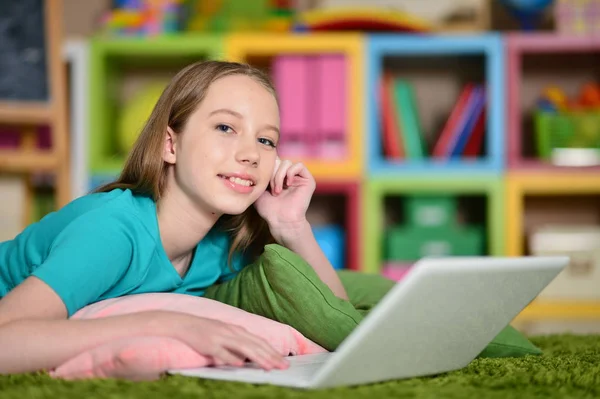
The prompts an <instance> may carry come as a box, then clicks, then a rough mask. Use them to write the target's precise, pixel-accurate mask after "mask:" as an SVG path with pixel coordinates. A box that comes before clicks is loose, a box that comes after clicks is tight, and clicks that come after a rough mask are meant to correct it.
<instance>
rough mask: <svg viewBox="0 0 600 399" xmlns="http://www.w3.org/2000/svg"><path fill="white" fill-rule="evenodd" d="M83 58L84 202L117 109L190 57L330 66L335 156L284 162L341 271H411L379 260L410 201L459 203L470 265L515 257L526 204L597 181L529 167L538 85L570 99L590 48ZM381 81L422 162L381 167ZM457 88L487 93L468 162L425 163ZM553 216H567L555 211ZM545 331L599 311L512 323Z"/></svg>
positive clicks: (574, 304) (576, 308) (177, 51)
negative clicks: (336, 116)
mask: <svg viewBox="0 0 600 399" xmlns="http://www.w3.org/2000/svg"><path fill="white" fill-rule="evenodd" d="M88 46H89V73H90V74H89V77H88V78H87V79H89V82H88V83H89V85H90V96H89V104H88V105H87V106H86V107H87V108H88V109H89V118H90V120H89V124H90V126H89V129H90V134H89V137H88V139H89V140H88V142H87V143H86V144H80V145H78V146H75V147H73V148H74V149H75V148H78V149H75V151H82V150H81V148H84V147H85V148H87V156H88V157H89V161H87V162H88V165H87V171H88V174H87V177H83V179H87V180H88V184H89V187H88V189H92V188H94V187H96V186H97V185H99V184H101V183H103V182H106V181H108V180H111V179H113V178H114V177H115V176H116V174H117V173H118V172H119V171H120V168H121V167H122V164H123V161H124V152H123V151H122V150H119V149H118V148H117V146H116V143H118V137H116V136H115V134H116V133H115V132H116V129H115V127H116V126H117V125H116V123H117V122H116V121H117V120H118V117H119V115H118V112H117V110H118V109H119V107H120V106H121V105H122V104H123V103H124V101H125V100H126V99H127V98H128V96H131V92H134V91H135V90H134V89H136V88H137V87H140V86H141V83H140V82H139V80H141V81H142V83H144V82H148V81H150V80H152V79H154V78H156V77H157V76H158V77H165V76H169V74H171V73H173V72H174V71H176V70H178V69H179V68H180V67H181V66H183V65H184V64H186V63H188V62H191V61H196V60H198V59H203V58H215V59H228V60H234V61H244V62H249V63H251V64H253V65H255V66H259V67H261V68H264V69H265V70H267V71H268V72H269V73H273V60H274V59H275V58H276V57H278V56H281V55H318V54H342V55H343V56H344V57H345V58H344V59H345V60H346V65H347V67H348V69H347V71H348V73H347V75H346V76H345V81H346V90H347V102H346V109H347V113H346V120H345V126H347V127H348V128H347V131H346V132H345V134H346V136H345V138H346V144H347V157H346V158H344V159H341V160H339V159H338V160H335V159H327V158H324V157H320V158H318V157H317V158H314V157H308V158H307V157H302V156H299V157H297V158H295V159H294V160H295V161H302V162H304V163H305V164H306V165H307V166H308V167H309V169H310V170H311V172H312V173H313V175H314V176H315V178H316V179H317V190H316V192H315V204H314V206H313V204H311V206H313V210H314V211H315V212H317V211H319V209H316V208H319V207H322V209H321V211H322V212H323V213H321V214H318V216H317V217H316V218H317V219H318V220H320V221H325V222H326V223H329V222H331V223H335V224H338V225H342V226H343V228H344V231H345V248H344V254H345V255H344V256H345V257H346V259H347V262H346V264H345V266H346V267H347V268H349V269H353V270H362V271H364V272H367V273H383V274H385V275H388V276H391V277H393V278H400V277H401V276H402V274H403V273H405V272H406V271H408V270H409V269H410V267H411V266H412V264H413V261H412V260H393V261H392V260H388V259H387V258H386V252H385V243H386V233H387V231H388V229H389V228H390V226H391V223H392V222H394V221H395V219H396V218H397V217H399V221H400V222H402V221H403V220H406V218H407V215H405V214H404V215H403V214H402V212H403V211H402V210H401V209H400V208H401V207H402V204H404V203H405V202H406V200H407V199H409V198H412V197H414V196H447V197H450V198H454V199H456V200H457V202H458V203H459V204H463V205H464V204H467V205H466V206H460V207H459V212H458V216H459V217H463V218H465V219H469V220H471V222H473V223H474V224H475V225H477V226H479V227H480V228H481V229H482V231H483V232H484V241H483V247H482V249H481V251H482V254H486V255H509V256H518V255H525V254H527V249H526V239H527V238H526V234H527V230H526V226H527V218H528V217H529V216H530V213H532V212H531V211H535V207H537V206H538V204H539V203H544V201H546V200H547V201H548V202H551V201H552V200H553V199H556V198H559V197H560V196H566V197H570V198H579V199H581V198H584V200H583V201H588V202H589V201H593V199H592V200H589V198H595V197H590V196H600V177H598V176H599V175H598V174H597V173H596V172H597V171H598V169H597V168H594V167H591V168H566V167H557V166H552V165H549V164H547V163H543V162H540V161H539V160H537V159H536V158H535V156H534V152H533V150H532V148H533V146H534V144H533V143H532V140H531V136H532V133H531V131H530V130H528V129H529V126H530V125H531V109H532V108H531V105H532V104H533V103H534V101H535V97H536V96H537V95H538V94H539V91H540V90H541V88H543V87H544V85H547V84H549V83H551V82H559V83H560V82H562V84H564V85H565V87H575V86H576V85H577V84H578V83H580V82H583V81H585V80H587V79H591V78H593V77H594V76H595V73H596V71H595V69H594V65H595V64H593V61H594V60H595V58H594V57H595V56H596V53H598V48H599V46H598V40H596V39H594V40H592V39H583V38H564V37H561V36H557V35H554V34H537V33H536V34H527V35H525V34H506V35H497V34H490V33H484V34H457V35H450V36H436V35H433V36H429V35H427V36H420V35H405V34H349V33H337V34H323V33H318V34H305V33H301V34H291V33H290V34H278V35H269V34H247V35H246V34H244V35H241V34H224V35H222V36H212V35H208V36H205V35H182V36H173V37H161V38H152V39H145V38H142V39H140V38H127V39H126V38H114V39H110V38H95V39H93V40H91V41H90V42H89V43H88ZM565 54H568V55H572V54H579V58H577V57H576V60H575V61H574V63H573V66H574V71H575V72H576V73H577V76H575V77H573V76H571V75H573V71H570V69H569V65H570V60H571V58H566V59H567V61H564V59H565ZM144 65H146V67H144ZM538 69H539V71H540V73H539V74H538V73H536V70H538ZM385 74H393V75H394V76H400V77H401V78H403V79H405V80H406V81H409V82H411V83H412V84H413V87H414V90H415V91H414V92H415V98H416V104H417V108H418V113H419V119H420V122H421V124H422V127H423V129H422V132H423V135H424V137H425V141H426V145H427V147H426V148H427V149H428V150H429V152H426V153H425V154H424V156H423V157H422V158H421V159H409V158H404V159H399V160H390V159H388V158H387V157H386V156H385V155H384V148H383V146H384V145H383V139H382V130H381V129H382V128H381V125H382V120H381V108H380V107H381V101H380V98H379V97H378V96H379V89H380V86H379V85H380V82H381V79H382V77H383V76H384V75H385ZM538 75H539V76H538ZM139 76H141V78H140V77H139ZM469 77H474V79H473V80H474V81H476V82H477V83H479V84H482V85H484V86H485V87H486V90H487V91H486V96H485V99H486V114H485V125H484V126H485V129H484V136H483V137H484V139H483V140H484V144H483V147H482V149H481V151H480V153H479V154H478V156H477V157H474V158H464V157H460V156H455V157H451V158H450V159H446V160H443V161H440V160H434V159H432V157H431V156H430V151H431V148H432V146H433V145H434V144H435V142H436V139H438V138H439V134H440V131H441V129H442V127H443V126H444V124H445V123H446V121H447V120H448V118H449V115H450V114H451V113H452V110H453V107H454V106H455V104H456V102H457V99H458V97H459V95H460V93H461V88H462V87H463V86H464V84H465V82H466V81H467V79H468V78H469ZM74 82H75V81H74V80H73V84H76V83H74ZM127 90H129V91H130V92H129V93H127ZM72 96H74V94H72ZM32 107H35V105H32ZM5 109H6V108H5ZM1 111H2V109H1V108H0V115H2V112H1ZM20 112H22V113H25V114H26V111H20ZM82 112H83V111H82ZM11 115H12V116H11V117H12V118H17V117H22V116H20V115H21V114H19V113H16V114H11ZM37 117H38V118H39V117H40V116H39V115H38V116H37ZM72 121H73V119H72ZM72 123H75V122H72ZM81 143H83V141H81ZM85 158H86V157H85V156H84V157H81V158H80V160H79V161H75V159H76V158H75V157H74V158H73V160H74V161H73V162H77V163H78V164H82V162H85V161H81V159H85ZM48 162H50V160H48ZM81 176H83V174H82V175H81ZM81 176H80V177H78V178H77V179H82V177H81ZM75 179H76V178H75V177H73V180H74V181H75ZM531 198H534V199H536V200H535V201H532V200H531ZM585 198H588V199H585ZM472 204H473V206H472V207H471V206H470V205H472ZM553 206H555V207H556V208H555V209H556V210H557V211H561V212H562V211H565V212H567V211H568V209H567V210H565V209H562V208H560V206H561V205H560V203H559V204H558V205H556V201H555V202H554V205H553ZM317 213H318V212H317ZM533 213H535V212H533ZM567 213H568V212H567ZM323 215H325V216H323ZM398 215H400V216H398ZM599 217H600V216H599ZM598 223H599V224H600V219H599V222H598ZM554 319H557V320H558V319H561V320H564V319H569V320H572V319H578V320H579V319H581V320H597V319H600V310H599V306H598V304H597V303H596V302H594V301H575V300H564V301H559V302H557V301H536V302H534V303H532V304H531V305H530V306H529V307H528V308H526V309H525V310H524V311H523V312H522V314H520V315H519V316H518V317H517V319H516V321H517V322H520V323H529V322H532V321H542V320H554Z"/></svg>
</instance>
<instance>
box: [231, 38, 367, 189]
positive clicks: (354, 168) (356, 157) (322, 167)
mask: <svg viewBox="0 0 600 399" xmlns="http://www.w3.org/2000/svg"><path fill="white" fill-rule="evenodd" d="M224 47H225V57H226V59H227V60H230V61H239V62H252V58H264V57H273V56H276V55H279V54H284V53H288V54H289V53H302V54H322V53H343V54H345V55H346V57H347V59H348V68H349V71H348V72H349V73H348V74H347V78H346V79H347V84H346V87H347V88H348V90H349V93H348V96H347V98H348V102H349V103H348V107H347V109H348V112H347V115H348V121H347V124H346V125H347V126H348V131H347V132H346V134H347V138H348V141H347V143H348V147H347V148H348V151H347V156H346V158H345V159H344V160H340V161H326V160H324V159H323V160H313V159H293V161H299V162H302V163H304V164H305V165H306V166H307V168H308V169H309V170H310V172H311V173H312V174H313V176H314V177H315V179H321V180H327V179H329V178H330V177H331V176H335V177H336V180H349V179H352V180H357V179H359V178H360V177H361V176H362V170H363V151H362V137H363V131H364V121H363V115H364V111H363V109H362V108H363V106H362V102H363V99H364V97H365V93H364V84H363V82H364V75H365V71H364V59H363V58H364V54H365V53H364V49H363V47H364V45H363V38H362V36H361V35H360V34H356V33H322V34H311V35H302V34H293V33H290V34H281V35H272V34H260V33H258V34H231V35H228V36H227V37H226V38H225V46H224Z"/></svg>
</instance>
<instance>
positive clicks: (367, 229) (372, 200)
mask: <svg viewBox="0 0 600 399" xmlns="http://www.w3.org/2000/svg"><path fill="white" fill-rule="evenodd" d="M502 183H503V182H502V178H501V177H496V178H494V177H477V176H473V177H468V178H459V177H455V176H450V177H449V176H439V175H423V176H419V177H414V176H412V177H409V176H399V177H394V178H392V177H385V178H374V179H370V180H369V181H367V182H365V184H364V186H363V198H364V199H363V200H364V206H363V215H362V218H363V224H364V235H363V237H362V239H363V250H364V254H363V256H364V257H363V268H362V270H363V271H365V272H368V273H381V272H382V271H383V266H384V264H385V263H386V262H385V259H384V257H383V251H382V243H383V236H384V234H385V230H386V229H385V220H386V218H387V215H386V214H385V210H384V199H385V197H386V196H393V195H395V196H401V195H409V194H411V195H414V194H441V195H446V194H450V195H455V196H459V195H480V196H483V197H485V199H486V217H485V218H486V220H485V224H486V232H487V240H486V241H487V248H486V252H487V254H489V255H503V254H504V245H503V244H504V241H503V239H502V238H503V236H504V207H503V204H502V198H503V184H502ZM390 266H391V267H400V268H406V267H410V264H401V265H390ZM386 273H390V271H387V272H386ZM392 274H393V272H392Z"/></svg>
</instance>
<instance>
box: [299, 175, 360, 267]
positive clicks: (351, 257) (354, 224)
mask: <svg viewBox="0 0 600 399" xmlns="http://www.w3.org/2000/svg"><path fill="white" fill-rule="evenodd" d="M315 196H325V197H333V199H332V200H331V198H329V199H330V200H329V201H328V202H329V204H330V205H331V206H332V207H334V208H337V210H338V211H341V213H343V216H342V218H343V219H344V220H343V223H342V224H343V228H344V232H345V234H344V236H345V237H344V258H345V267H346V268H347V269H350V270H361V263H360V259H361V258H362V245H361V239H362V234H361V232H362V220H361V218H360V212H361V209H362V204H361V195H360V184H359V183H357V182H338V183H336V182H331V181H324V182H320V181H317V189H316V190H315ZM338 196H341V197H343V208H342V209H340V206H342V204H340V203H339V202H338V201H337V200H336V198H335V197H338ZM313 202H314V201H313ZM311 206H312V204H311ZM309 221H310V220H309ZM311 224H312V223H311Z"/></svg>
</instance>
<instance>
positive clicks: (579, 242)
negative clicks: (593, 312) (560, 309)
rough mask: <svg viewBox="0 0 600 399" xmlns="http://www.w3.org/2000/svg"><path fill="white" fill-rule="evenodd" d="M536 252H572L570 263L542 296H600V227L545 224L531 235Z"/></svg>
mask: <svg viewBox="0 0 600 399" xmlns="http://www.w3.org/2000/svg"><path fill="white" fill-rule="evenodd" d="M529 247H530V248H529V249H530V252H531V254H532V255H568V256H570V258H571V262H570V263H569V265H568V266H567V267H566V268H565V270H563V271H562V272H561V273H560V274H559V275H558V276H557V277H556V278H555V279H554V280H553V281H552V282H551V283H550V284H549V285H548V286H547V287H546V288H545V289H544V290H543V291H542V292H541V293H540V295H539V298H543V299H560V300H582V299H584V300H591V299H600V226H598V227H597V226H551V225H548V226H544V227H540V228H538V229H536V230H535V231H534V232H533V233H532V234H531V237H530V246H529Z"/></svg>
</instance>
